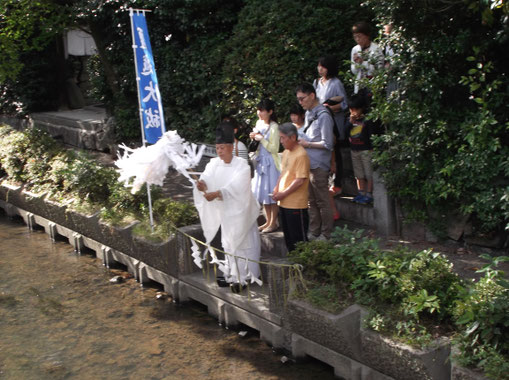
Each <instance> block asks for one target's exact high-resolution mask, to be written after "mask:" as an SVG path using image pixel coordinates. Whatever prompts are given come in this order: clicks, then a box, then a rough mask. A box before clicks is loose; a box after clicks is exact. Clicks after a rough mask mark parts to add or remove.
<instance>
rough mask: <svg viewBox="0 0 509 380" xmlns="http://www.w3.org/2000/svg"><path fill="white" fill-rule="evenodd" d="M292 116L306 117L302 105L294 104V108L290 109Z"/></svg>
mask: <svg viewBox="0 0 509 380" xmlns="http://www.w3.org/2000/svg"><path fill="white" fill-rule="evenodd" d="M291 114H295V115H304V114H306V111H304V108H302V106H301V105H300V104H298V103H293V104H292V106H291V107H290V115H291Z"/></svg>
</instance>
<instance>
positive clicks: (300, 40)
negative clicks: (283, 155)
mask: <svg viewBox="0 0 509 380" xmlns="http://www.w3.org/2000/svg"><path fill="white" fill-rule="evenodd" d="M370 16H371V15H370V14H369V13H368V12H366V11H363V10H362V9H361V8H360V7H359V2H358V1H345V0H333V1H329V2H327V3H324V2H318V1H315V0H313V1H289V0H284V1H278V2H266V1H261V0H252V1H248V2H246V5H245V6H244V8H243V9H242V11H241V12H240V14H239V21H238V23H237V25H236V26H235V28H234V30H233V36H232V38H231V39H230V41H228V44H227V56H226V58H225V65H224V66H223V73H224V75H223V91H224V96H223V98H222V100H221V107H222V108H223V109H224V110H225V111H227V112H228V113H230V114H233V115H235V116H236V118H237V119H238V120H239V121H242V122H246V123H253V121H254V120H255V119H256V104H257V103H258V102H259V101H260V99H261V98H262V97H270V98H272V99H273V100H274V102H275V103H276V109H275V111H276V113H277V114H278V115H279V117H280V120H281V121H284V120H285V119H286V120H288V119H289V108H290V106H291V105H292V104H294V103H295V102H296V99H295V91H294V90H295V88H296V87H297V85H299V84H300V83H302V82H304V81H306V82H312V81H313V79H314V78H316V77H317V73H316V65H317V62H318V58H319V57H321V56H323V55H326V54H333V55H335V56H336V57H338V59H339V60H340V61H342V60H343V59H347V58H348V57H349V56H350V49H351V48H352V46H353V44H354V42H353V40H352V35H351V27H352V24H353V23H354V22H355V21H357V20H359V19H362V20H368V19H369V18H370ZM338 20H342V22H338ZM340 76H341V77H342V75H341V74H340Z"/></svg>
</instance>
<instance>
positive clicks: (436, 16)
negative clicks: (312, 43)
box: [365, 0, 509, 232]
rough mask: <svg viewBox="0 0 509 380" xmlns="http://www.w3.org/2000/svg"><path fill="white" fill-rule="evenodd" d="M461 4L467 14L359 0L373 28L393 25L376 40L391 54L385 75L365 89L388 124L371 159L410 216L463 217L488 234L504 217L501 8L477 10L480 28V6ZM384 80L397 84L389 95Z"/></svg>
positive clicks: (392, 0)
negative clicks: (452, 213) (459, 214)
mask: <svg viewBox="0 0 509 380" xmlns="http://www.w3.org/2000/svg"><path fill="white" fill-rule="evenodd" d="M468 3H469V5H470V10H468V9H467V8H463V9H459V8H458V7H457V6H452V7H446V6H445V5H444V3H443V2H441V1H431V2H421V3H415V2H410V1H408V0H385V1H371V0H368V1H366V2H365V4H366V5H367V6H369V7H370V8H371V9H372V10H373V11H374V12H375V14H376V15H377V18H378V20H379V22H380V24H386V23H392V24H393V26H394V30H393V33H391V35H390V36H389V37H386V38H382V39H381V40H380V42H381V44H382V45H383V46H385V45H390V46H391V48H392V49H393V50H394V52H395V54H394V56H393V57H390V58H389V59H388V60H389V63H390V68H389V69H388V70H383V71H381V72H380V73H379V74H378V76H377V77H376V78H375V79H374V80H373V81H372V83H371V84H372V89H373V92H374V97H373V115H372V116H373V117H378V118H380V119H381V120H383V122H384V123H385V124H386V127H387V133H386V134H384V135H383V136H380V137H378V138H377V139H376V140H377V141H376V146H377V153H376V155H375V162H376V163H377V164H378V165H380V166H381V167H383V168H384V169H385V170H384V172H383V175H384V179H385V180H386V183H387V185H388V188H389V191H390V192H391V193H392V194H393V195H394V196H396V197H398V198H400V199H401V200H402V204H403V205H404V206H405V208H407V209H410V210H409V211H408V213H409V214H412V215H414V216H417V215H420V217H421V218H422V219H424V220H426V219H428V220H430V219H433V218H434V217H435V216H434V215H433V212H431V210H440V214H446V213H447V212H449V211H455V210H461V211H462V212H463V213H464V214H466V215H471V216H472V218H471V220H472V222H473V224H474V228H476V229H477V230H480V231H481V232H487V231H494V230H498V229H500V227H501V226H504V225H505V224H507V223H508V221H509V220H508V219H507V216H506V215H505V214H504V211H503V210H505V209H507V207H508V206H507V205H506V204H505V203H506V202H507V199H506V198H503V194H504V189H505V188H506V187H507V186H508V180H507V178H508V177H507V175H506V169H505V168H506V167H507V165H508V164H507V157H508V153H509V144H508V140H507V135H508V133H507V132H508V131H509V124H508V123H507V110H506V107H507V106H506V104H507V101H508V100H509V95H508V87H507V73H506V70H505V68H506V67H507V66H508V64H509V61H508V60H507V57H506V54H504V49H505V48H504V43H505V42H507V40H508V37H509V35H508V33H507V31H508V28H507V26H506V25H505V26H504V22H503V18H504V17H506V16H507V13H505V16H504V13H503V11H504V9H505V10H506V6H504V7H501V8H500V9H498V8H497V5H494V4H495V3H494V2H493V5H494V6H493V7H492V8H490V7H486V8H485V5H482V6H481V8H483V9H487V11H486V12H484V11H482V14H483V17H484V16H486V15H488V14H490V17H491V21H490V22H485V23H480V22H479V15H478V14H476V13H475V12H477V11H479V12H480V11H481V9H480V8H479V6H480V5H479V4H480V3H481V2H474V1H469V2H468ZM474 3H476V4H474ZM484 3H487V2H484ZM502 8H503V9H502ZM504 12H505V11H504ZM430 52H433V53H432V54H430ZM388 82H392V83H397V90H396V91H394V92H392V93H391V94H390V96H387V91H386V85H387V83H388ZM435 214H436V213H435Z"/></svg>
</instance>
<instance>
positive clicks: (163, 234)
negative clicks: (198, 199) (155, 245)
mask: <svg viewBox="0 0 509 380" xmlns="http://www.w3.org/2000/svg"><path fill="white" fill-rule="evenodd" d="M153 211H154V224H155V227H154V230H153V231H152V228H151V227H150V223H149V221H148V220H147V218H145V219H144V221H143V222H142V223H140V224H138V225H136V226H135V227H134V229H133V231H134V232H135V233H136V234H138V235H141V236H144V237H146V238H148V239H150V240H156V241H161V240H165V239H168V237H169V236H171V234H172V232H173V231H174V228H175V227H183V226H188V225H191V224H195V223H196V222H197V221H198V213H197V211H196V209H195V208H194V205H193V204H191V203H188V202H178V201H174V200H172V199H158V200H157V201H155V202H154V206H153Z"/></svg>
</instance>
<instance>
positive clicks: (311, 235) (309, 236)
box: [308, 232, 320, 241]
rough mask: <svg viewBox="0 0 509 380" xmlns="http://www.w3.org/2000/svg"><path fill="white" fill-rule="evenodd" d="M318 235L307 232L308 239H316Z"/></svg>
mask: <svg viewBox="0 0 509 380" xmlns="http://www.w3.org/2000/svg"><path fill="white" fill-rule="evenodd" d="M319 237H320V236H315V235H313V234H312V233H311V232H310V233H308V241H313V240H317V239H318V238H319Z"/></svg>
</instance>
